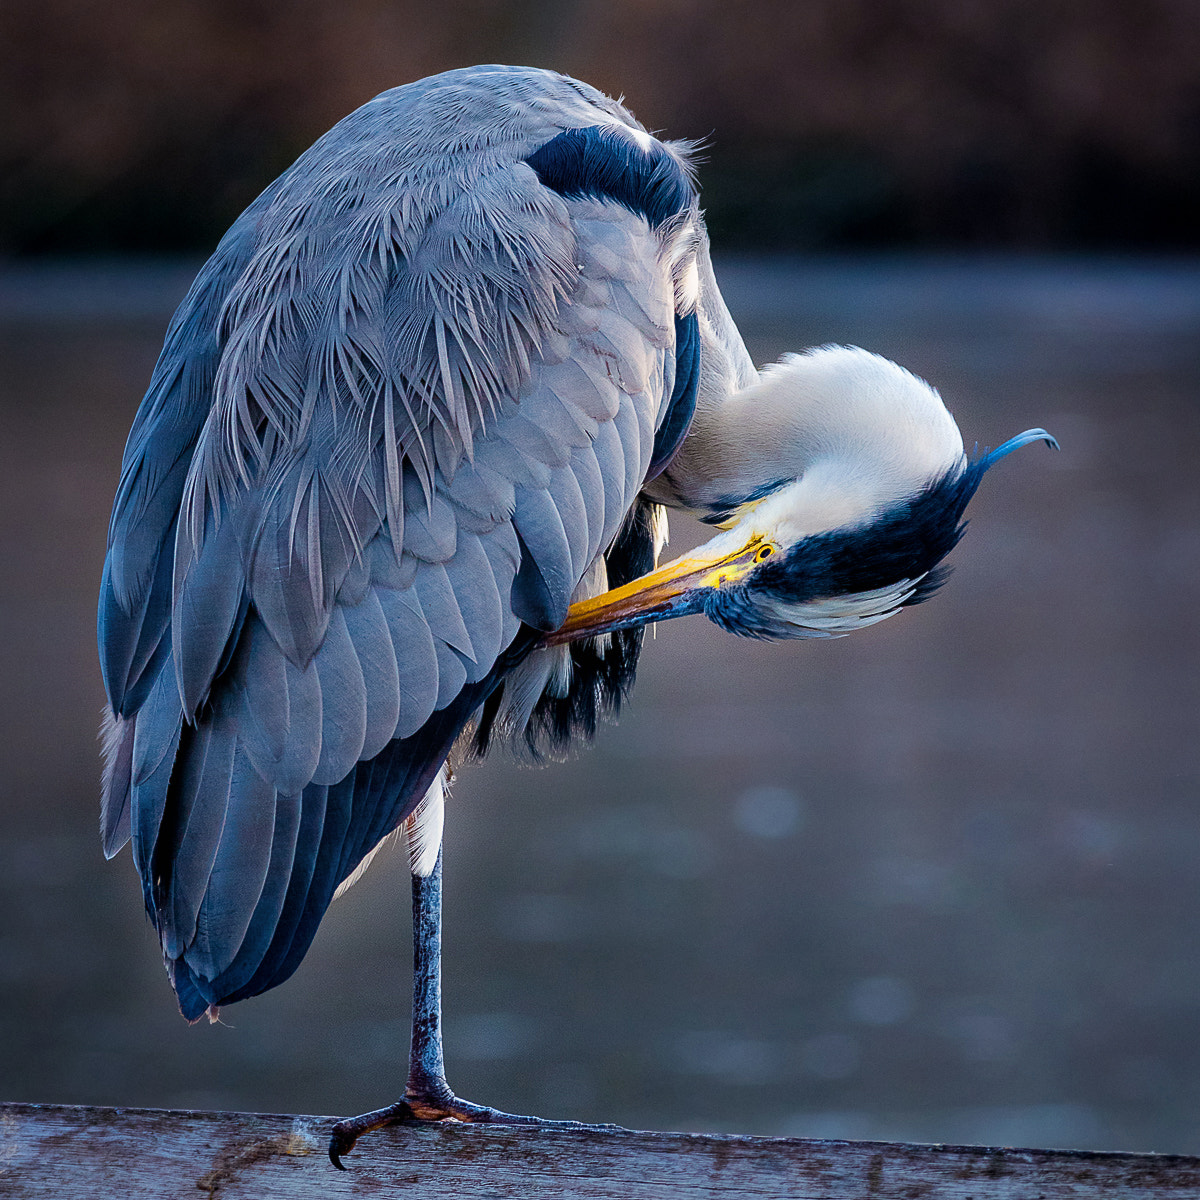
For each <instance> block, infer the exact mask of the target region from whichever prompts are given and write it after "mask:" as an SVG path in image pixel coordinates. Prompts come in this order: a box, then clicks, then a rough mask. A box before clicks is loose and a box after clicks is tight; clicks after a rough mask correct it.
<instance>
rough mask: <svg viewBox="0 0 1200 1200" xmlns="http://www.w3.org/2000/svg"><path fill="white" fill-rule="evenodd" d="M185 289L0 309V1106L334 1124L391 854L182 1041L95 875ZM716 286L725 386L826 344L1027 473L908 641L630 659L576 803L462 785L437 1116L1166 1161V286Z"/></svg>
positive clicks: (684, 650)
mask: <svg viewBox="0 0 1200 1200" xmlns="http://www.w3.org/2000/svg"><path fill="white" fill-rule="evenodd" d="M188 278H189V270H188V268H187V267H184V266H179V265H177V264H165V265H164V264H140V265H139V264H126V263H109V264H91V265H86V266H70V265H64V266H57V267H55V266H44V265H42V266H27V267H10V268H9V269H8V270H7V271H6V272H5V273H4V275H3V277H2V278H0V489H2V499H3V503H2V505H0V616H2V618H3V629H4V636H3V638H2V639H0V680H2V681H3V688H2V689H0V728H2V729H3V737H2V738H0V1098H3V1099H11V1100H29V1101H60V1102H76V1103H99V1104H120V1105H161V1106H189V1107H216V1108H226V1109H259V1110H276V1111H279V1110H285V1111H299V1112H320V1113H341V1114H346V1113H351V1112H358V1111H361V1110H363V1109H366V1108H370V1107H374V1106H376V1105H378V1104H380V1103H383V1102H385V1101H387V1100H389V1099H392V1098H394V1096H395V1095H396V1094H397V1093H398V1090H399V1088H400V1087H401V1086H402V1082H403V1067H404V1063H405V1060H406V1053H407V1036H408V1035H407V1016H408V986H409V972H408V963H409V954H410V949H409V935H408V882H407V876H406V874H405V872H404V870H403V867H402V865H401V863H400V862H399V858H398V856H396V855H385V856H384V857H383V858H382V859H381V860H379V861H378V862H377V865H376V866H374V867H373V868H372V869H371V871H370V872H369V873H368V875H367V877H366V878H365V879H364V880H363V881H362V882H361V883H360V884H359V885H358V886H357V887H355V888H354V889H353V890H352V891H351V892H350V893H349V895H348V896H347V897H345V898H344V899H342V900H341V901H339V902H337V903H336V904H335V905H334V907H333V909H332V910H331V911H330V913H329V916H328V917H327V918H326V921H325V923H324V926H323V927H322V930H321V933H320V935H319V936H318V938H317V941H316V944H315V945H314V947H313V949H312V952H311V953H310V954H309V956H308V959H307V961H306V962H305V963H304V965H303V966H302V968H301V969H300V971H299V972H298V973H297V975H296V976H295V977H294V978H293V979H292V980H291V981H290V982H288V983H287V984H285V985H284V986H282V987H280V988H278V989H277V990H276V991H274V992H272V993H270V994H268V995H267V996H264V997H261V998H259V999H256V1000H253V1001H249V1002H246V1003H243V1004H240V1005H237V1006H235V1007H233V1008H231V1009H228V1010H227V1011H226V1014H225V1023H224V1024H221V1025H217V1026H213V1027H210V1026H208V1025H197V1026H194V1027H189V1026H188V1025H186V1024H185V1023H184V1022H183V1021H182V1020H181V1019H180V1017H179V1016H178V1014H177V1012H176V1010H175V1007H174V1004H173V1000H172V997H171V994H170V991H169V988H168V986H167V983H166V980H165V978H164V975H163V972H162V968H161V965H160V963H159V958H158V952H157V947H156V943H155V937H154V934H153V932H152V930H151V929H150V928H149V926H148V925H147V923H146V920H145V918H144V916H143V914H142V909H141V902H140V898H139V894H138V888H137V885H136V881H135V878H134V873H133V868H132V865H131V862H130V860H129V857H128V851H126V852H125V853H124V854H122V856H121V857H120V858H119V859H117V860H116V861H114V862H112V863H105V861H104V859H103V857H102V856H101V853H100V847H99V843H98V838H97V833H96V825H97V811H96V810H97V799H96V795H97V777H98V766H97V758H96V743H95V729H96V726H97V721H98V714H99V710H100V706H101V701H102V691H101V685H100V677H99V670H98V668H97V665H96V658H95V651H94V595H95V588H96V582H97V579H98V576H99V572H100V564H101V561H102V556H103V546H104V536H105V527H106V523H107V518H108V510H109V504H110V501H111V496H112V492H113V489H114V486H115V483H116V479H117V474H118V468H119V461H120V454H121V448H122V445H123V442H124V437H125V433H126V431H127V429H128V426H129V422H130V420H131V418H132V416H133V412H134V409H135V407H136V405H137V402H138V400H139V398H140V395H141V392H142V389H143V388H144V386H145V383H146V380H147V378H148V376H149V372H150V368H151V365H152V363H153V361H154V358H155V356H156V353H157V350H158V346H159V344H160V341H161V337H162V333H163V330H164V327H165V323H166V320H167V318H168V316H169V313H170V310H171V308H172V306H173V304H174V303H175V301H176V300H177V299H178V298H179V297H180V296H181V295H182V292H183V290H184V289H185V287H186V285H187V282H188ZM721 278H722V281H723V283H724V286H725V291H726V296H727V298H728V300H729V303H730V306H731V308H732V309H733V311H734V313H735V315H736V316H737V317H738V318H739V320H740V322H741V324H742V326H743V328H744V330H745V331H746V333H747V336H748V339H749V341H750V344H751V349H752V351H753V353H754V354H755V357H756V358H758V359H759V360H769V359H771V358H773V357H775V356H776V355H777V354H779V353H780V352H781V351H783V350H786V349H789V348H792V349H796V348H801V347H803V346H806V345H812V344H817V343H822V342H828V341H839V342H852V343H857V344H860V345H863V346H867V347H869V348H871V349H876V350H879V351H881V352H883V353H885V354H888V355H890V356H892V357H894V358H896V359H898V360H899V361H901V362H903V363H905V364H906V365H908V366H909V367H911V368H912V369H913V370H915V371H917V372H918V373H920V374H923V375H924V376H926V377H927V378H928V379H930V380H931V381H932V382H934V383H935V384H936V385H937V386H938V387H939V388H940V390H941V391H942V393H943V395H944V396H945V397H946V399H947V401H948V403H949V405H950V407H951V408H952V410H953V411H954V412H955V414H956V416H957V417H958V419H959V422H960V425H961V427H962V429H963V432H964V436H965V437H966V438H967V440H968V442H970V441H973V440H976V439H977V440H978V441H979V442H980V443H981V444H988V445H995V444H997V443H998V442H1000V441H1002V440H1003V439H1005V438H1007V437H1009V436H1010V435H1012V434H1014V433H1016V432H1018V431H1020V430H1022V429H1025V428H1026V427H1028V426H1031V425H1039V424H1040V425H1044V426H1046V427H1047V428H1049V429H1050V430H1052V431H1053V432H1054V433H1055V434H1057V435H1058V437H1059V439H1060V441H1061V442H1062V447H1063V448H1062V452H1061V453H1060V454H1058V455H1054V454H1052V453H1050V452H1049V451H1047V450H1045V449H1044V448H1042V447H1031V448H1029V449H1026V450H1024V451H1022V452H1021V453H1020V454H1019V455H1016V456H1014V457H1013V458H1012V459H1010V460H1007V461H1005V463H1004V464H1003V465H1002V466H1000V467H998V468H997V469H996V470H995V471H994V472H992V474H991V475H990V476H989V477H988V479H987V480H986V482H985V484H984V487H983V490H982V492H981V494H980V495H979V496H978V498H977V499H976V501H975V502H974V504H973V506H972V511H971V518H972V520H971V528H970V530H969V532H968V534H967V537H966V539H965V540H964V542H963V544H962V545H961V546H960V547H959V549H958V550H956V551H955V554H954V556H953V561H954V564H955V573H954V575H953V577H952V579H951V580H950V582H949V584H948V585H947V587H946V588H945V589H944V591H943V593H942V594H940V595H939V596H938V597H937V598H936V599H935V600H934V601H933V602H932V603H930V604H928V605H925V606H922V607H921V608H918V609H915V610H912V611H908V612H905V613H904V614H902V615H901V616H899V617H897V618H896V619H894V620H892V621H889V622H887V623H885V624H884V625H882V626H879V627H876V628H873V629H870V630H867V631H864V632H863V633H861V634H858V635H856V636H854V637H852V638H849V639H845V640H839V641H831V642H823V643H793V644H789V645H762V644H756V643H751V642H745V641H741V640H739V639H736V638H734V637H732V636H730V635H728V634H724V633H722V632H720V631H719V630H717V629H716V628H715V627H713V626H710V625H708V624H706V623H705V622H704V621H703V620H702V619H701V618H690V619H688V620H685V621H679V622H675V623H672V624H668V625H666V626H663V627H662V628H661V629H659V631H658V634H657V637H656V639H655V640H654V641H653V642H648V644H647V648H646V652H645V654H644V656H643V666H642V669H641V672H640V676H639V682H638V687H637V689H636V692H635V694H634V697H633V701H632V703H631V704H630V705H629V707H628V709H627V711H626V713H625V714H624V717H623V719H622V721H621V722H620V724H619V725H617V726H615V727H610V728H606V729H605V730H604V731H603V732H602V734H601V735H600V737H599V738H598V740H597V744H596V745H595V746H594V747H592V748H591V749H589V750H588V751H586V752H585V753H583V754H582V755H580V756H579V757H578V758H577V759H576V760H575V761H573V762H571V763H569V764H566V765H556V766H551V767H548V768H546V769H544V770H541V771H531V770H527V769H518V768H517V767H515V766H512V765H510V764H508V763H506V762H503V761H499V760H497V761H492V762H489V763H488V764H486V765H485V766H483V767H479V768H474V769H469V770H466V771H464V772H463V774H462V776H461V778H460V780H459V782H458V785H457V788H456V791H455V795H454V799H453V802H452V804H451V807H450V810H449V813H448V818H447V835H446V887H447V894H446V980H445V1001H446V1010H447V1016H446V1027H447V1047H446V1049H447V1060H448V1065H449V1073H450V1078H451V1081H452V1083H453V1084H454V1085H455V1086H456V1088H457V1089H458V1090H459V1092H460V1093H461V1094H463V1095H465V1096H467V1097H469V1098H471V1099H475V1100H479V1101H483V1102H488V1103H492V1104H496V1105H498V1106H500V1107H503V1108H507V1109H509V1110H516V1111H536V1112H541V1113H544V1114H547V1115H554V1116H565V1117H577V1118H582V1119H587V1120H608V1121H617V1122H620V1123H622V1124H625V1125H632V1126H639V1127H644V1128H660V1129H696V1130H730V1131H742V1132H750V1133H764V1134H779V1133H786V1134H797V1135H808V1136H850V1137H870V1138H894V1139H912V1140H919V1141H969V1142H984V1143H1007V1144H1012V1143H1018V1144H1036V1145H1044V1146H1074V1147H1093V1148H1107V1149H1134V1150H1162V1151H1177V1152H1191V1153H1198V1152H1200V954H1198V949H1200V946H1198V941H1200V936H1198V934H1200V886H1198V883H1200V750H1198V745H1200V739H1198V736H1197V735H1198V733H1200V728H1198V726H1200V671H1198V669H1197V668H1198V666H1200V661H1198V660H1200V655H1198V652H1197V651H1198V646H1200V634H1198V633H1197V623H1198V617H1200V487H1198V482H1200V470H1198V463H1200V336H1198V333H1200V264H1198V263H1196V262H1194V261H1192V262H1174V261H1166V260H1164V261H1141V260H1111V261H1087V260H1078V261H1076V260H1044V259H1031V260H988V261H941V260H922V259H917V260H911V259H878V260H851V261H839V260H820V261H817V262H794V261H793V262H770V261H736V262H727V263H725V264H724V266H723V269H722V270H721ZM695 536H696V534H695V531H694V530H691V529H688V528H686V527H684V526H682V525H681V526H680V527H679V530H678V535H677V539H676V545H677V546H678V545H679V544H686V542H687V541H688V540H689V539H694V538H695Z"/></svg>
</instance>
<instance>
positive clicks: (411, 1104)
mask: <svg viewBox="0 0 1200 1200" xmlns="http://www.w3.org/2000/svg"><path fill="white" fill-rule="evenodd" d="M437 1121H462V1122H464V1123H467V1124H475V1125H533V1126H537V1127H538V1128H540V1129H589V1130H601V1131H605V1132H612V1131H614V1130H619V1129H620V1128H621V1126H620V1125H588V1124H586V1123H585V1122H583V1121H555V1120H550V1119H548V1118H546V1117H527V1116H522V1115H520V1114H519V1113H506V1112H501V1111H500V1110H499V1109H498V1108H489V1107H488V1106H487V1105H486V1104H472V1103H471V1102H470V1101H469V1100H460V1099H459V1098H458V1097H457V1096H456V1095H455V1094H454V1093H453V1092H452V1091H451V1090H450V1089H449V1088H448V1087H447V1088H444V1089H437V1090H436V1091H433V1092H431V1093H427V1094H421V1095H416V1094H414V1093H413V1092H412V1091H410V1092H409V1093H408V1094H406V1095H405V1097H404V1099H403V1100H397V1101H396V1103H395V1104H389V1105H388V1106H387V1108H377V1109H376V1110H375V1111H374V1112H369V1113H363V1114H362V1116H360V1117H347V1118H346V1120H344V1121H339V1122H338V1123H337V1124H336V1125H335V1126H334V1127H333V1129H332V1130H331V1132H330V1137H329V1159H330V1161H331V1162H332V1163H333V1165H334V1166H335V1167H337V1168H338V1169H339V1170H342V1171H344V1170H345V1169H346V1168H345V1167H344V1166H343V1165H342V1155H343V1154H348V1153H349V1152H350V1151H351V1150H352V1149H353V1148H354V1143H355V1142H357V1141H358V1139H359V1138H360V1137H362V1135H363V1134H364V1133H371V1132H373V1131H374V1130H376V1129H384V1128H386V1127H387V1126H388V1125H423V1124H426V1123H429V1122H437Z"/></svg>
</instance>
